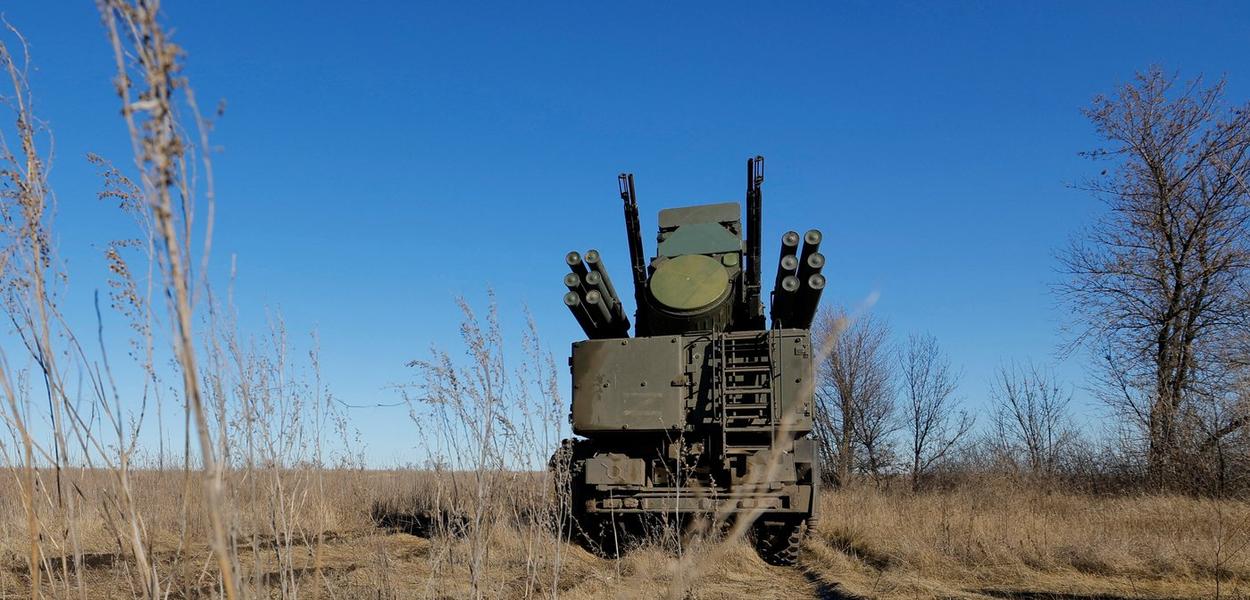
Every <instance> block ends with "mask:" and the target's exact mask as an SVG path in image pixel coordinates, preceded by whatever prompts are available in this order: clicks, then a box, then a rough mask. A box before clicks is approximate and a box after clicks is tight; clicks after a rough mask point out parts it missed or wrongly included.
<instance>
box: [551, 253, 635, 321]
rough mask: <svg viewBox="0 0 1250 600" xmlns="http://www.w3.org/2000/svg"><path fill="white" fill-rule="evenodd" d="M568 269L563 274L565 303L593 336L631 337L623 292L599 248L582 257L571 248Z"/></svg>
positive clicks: (566, 259) (567, 259)
mask: <svg viewBox="0 0 1250 600" xmlns="http://www.w3.org/2000/svg"><path fill="white" fill-rule="evenodd" d="M564 261H565V262H566V263H568V265H569V271H570V272H569V273H568V274H567V275H565V276H564V286H565V287H566V288H568V291H567V292H565V294H564V305H565V306H567V307H569V311H570V312H572V313H573V317H574V318H575V319H577V323H578V324H579V325H581V326H582V331H584V332H586V337H588V338H590V339H592V340H593V339H603V338H617V337H629V318H628V317H626V316H625V307H624V305H622V304H621V299H620V296H617V294H616V288H615V287H613V285H612V279H611V278H610V277H608V270H607V268H606V267H604V265H603V258H602V257H601V256H599V251H598V250H587V251H586V256H585V257H583V256H582V255H581V254H580V253H578V252H569V253H568V254H567V255H565V257H564Z"/></svg>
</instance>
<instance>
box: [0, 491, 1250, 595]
mask: <svg viewBox="0 0 1250 600" xmlns="http://www.w3.org/2000/svg"><path fill="white" fill-rule="evenodd" d="M106 475H107V474H104V473H78V474H77V476H76V478H75V479H76V481H77V482H78V483H76V484H75V485H74V490H75V492H74V493H75V494H78V495H79V499H80V500H82V501H83V502H82V503H83V505H84V506H88V505H97V506H105V505H107V503H108V502H109V499H108V493H107V490H108V489H109V484H108V482H107V481H106V480H101V481H100V482H99V483H100V485H99V486H98V487H95V488H91V487H90V486H89V484H90V483H91V482H92V478H93V477H101V478H103V477H106ZM133 476H134V480H135V481H134V489H135V490H136V491H137V493H138V494H139V496H140V497H139V498H138V501H139V503H140V504H141V505H144V506H147V507H148V511H147V515H148V517H147V520H146V521H144V522H143V526H144V527H145V528H146V530H147V535H148V537H149V539H151V540H152V544H151V547H150V548H149V551H150V553H151V556H152V558H153V562H154V564H155V568H156V569H157V570H158V571H159V572H160V573H161V576H162V577H163V578H167V586H168V597H171V598H179V597H186V598H190V597H214V596H218V595H219V594H220V590H219V589H218V588H217V585H218V583H217V582H218V581H219V580H218V577H217V573H216V566H215V562H214V561H213V560H211V557H210V551H209V548H208V546H207V544H205V543H203V542H187V543H183V542H180V540H182V539H187V540H203V539H205V538H206V537H207V535H208V531H207V528H208V527H209V524H208V522H207V519H205V518H204V515H203V511H201V510H200V507H198V506H197V504H196V503H197V500H196V498H197V497H198V496H199V495H198V494H194V493H193V494H190V495H188V494H184V493H183V489H184V484H185V482H184V481H183V477H182V474H181V473H180V472H176V471H169V472H163V473H157V472H135V473H134V474H133ZM248 477H250V478H255V479H260V480H264V479H266V478H269V479H271V481H270V482H269V483H270V484H271V483H273V481H272V480H274V479H277V480H281V486H282V487H283V488H284V489H287V490H290V491H291V492H292V493H290V494H287V495H285V496H284V497H285V498H286V499H287V500H288V501H287V502H283V503H275V502H273V497H272V496H270V495H268V494H267V493H266V494H263V495H262V496H258V497H256V498H249V497H248V496H247V494H245V493H242V492H238V493H236V494H235V497H234V498H232V501H231V504H230V507H231V509H230V511H228V513H229V514H230V515H231V517H232V520H234V522H235V523H236V525H235V527H234V528H233V529H234V530H233V531H232V532H231V544H232V546H233V547H234V548H235V549H236V550H235V551H236V554H237V567H238V569H239V572H240V573H241V575H242V577H241V580H242V581H243V584H244V588H245V589H244V591H245V592H246V593H247V594H248V595H249V596H251V597H274V598H279V597H297V596H298V597H311V598H318V597H325V598H363V597H368V598H463V597H473V596H475V595H480V596H481V597H487V598H531V597H560V598H659V597H668V598H744V597H750V598H760V599H763V598H934V599H937V598H1077V599H1094V598H1101V599H1113V598H1126V599H1127V598H1187V599H1188V598H1194V599H1197V598H1216V597H1222V598H1242V597H1247V591H1250V553H1247V552H1246V551H1245V546H1246V545H1247V542H1248V541H1250V537H1248V535H1250V530H1248V528H1247V525H1248V524H1250V505H1248V504H1247V503H1245V502H1240V501H1222V502H1215V501H1206V500H1196V499H1192V498H1183V497H1171V496H1140V497H1137V496H1131V497H1116V498H1095V497H1088V496H1080V495H1072V494H1066V493H1058V492H1044V491H1038V490H1037V489H1036V488H1034V487H1025V486H1021V485H1015V484H1013V483H1011V482H1009V481H1006V480H987V481H983V482H980V483H978V484H976V485H966V486H963V487H960V488H958V489H954V490H950V491H933V492H926V493H921V494H911V493H909V492H902V491H898V492H896V491H880V490H877V489H875V488H871V487H865V488H859V489H855V490H846V491H834V492H828V493H826V494H825V496H824V518H823V521H822V522H821V523H820V524H819V526H818V527H816V528H815V529H814V530H813V531H812V532H811V533H810V535H809V537H808V540H807V542H806V544H805V547H804V554H803V557H802V559H801V562H800V566H799V567H797V568H784V567H774V566H769V565H767V564H765V563H764V562H763V561H762V560H760V559H759V558H758V557H757V556H756V554H755V552H754V551H753V550H752V548H751V547H750V545H749V544H748V543H746V542H745V541H742V540H725V539H691V538H689V537H686V538H678V537H676V536H673V535H671V534H670V535H663V534H660V535H657V536H655V537H654V538H652V539H648V540H643V541H642V542H641V546H640V547H637V548H634V549H632V550H631V551H629V552H627V553H625V555H624V556H623V558H621V559H619V560H611V559H604V558H599V557H596V556H595V555H593V554H590V553H588V552H586V551H585V550H583V549H582V548H580V547H578V546H576V545H574V544H570V543H567V541H564V540H561V539H559V538H558V537H557V535H556V533H555V531H554V529H553V528H551V527H549V526H548V524H546V523H544V521H543V519H542V518H541V516H539V515H541V514H542V513H543V512H544V511H545V509H546V507H544V506H543V503H544V502H547V500H545V494H544V493H543V492H542V490H541V489H539V486H540V485H541V478H539V477H535V476H533V475H529V474H514V473H507V472H498V473H494V474H491V475H490V478H491V481H490V486H489V490H490V491H489V494H490V499H489V500H488V503H486V504H482V505H480V506H481V507H482V509H483V510H480V511H479V510H476V509H477V506H478V505H475V504H474V502H475V500H474V498H476V496H475V495H474V494H473V493H471V490H470V488H471V487H472V486H471V484H472V482H473V481H474V479H475V477H476V474H473V473H467V474H463V475H462V476H460V477H457V478H453V477H451V476H448V475H440V476H435V475H433V474H431V473H428V472H418V471H327V472H316V471H311V470H309V471H284V472H269V473H266V472H263V471H258V472H253V473H251V474H249V475H248ZM457 480H458V481H457ZM236 483H237V484H238V485H236V486H234V487H233V489H235V490H240V491H241V490H248V489H250V488H249V485H248V484H249V482H248V481H244V480H240V481H238V482H236ZM257 489H272V488H270V487H269V484H266V485H264V486H262V487H261V488H257ZM43 497H44V498H45V499H46V500H49V501H51V500H52V495H51V494H50V493H49V494H47V495H44V496H43ZM456 498H459V499H456ZM184 501H186V502H188V504H184ZM279 504H282V505H283V506H279ZM436 507H443V508H444V509H445V511H444V512H445V513H454V514H456V515H458V516H459V517H461V518H462V519H465V521H461V522H460V523H459V524H456V523H453V524H451V525H450V527H447V526H446V523H444V524H443V525H444V526H439V525H438V524H435V525H434V526H432V527H424V526H423V525H425V524H424V523H420V524H418V526H415V527H414V526H411V525H404V524H403V523H399V522H397V521H396V520H395V518H394V517H395V516H412V515H420V514H424V513H423V511H425V510H428V509H431V508H436ZM453 507H454V508H453ZM0 510H3V511H4V514H3V519H2V520H0V536H2V538H0V548H3V570H0V597H14V596H28V595H29V593H30V589H29V586H30V578H29V574H28V569H27V568H26V559H25V558H24V553H25V552H26V550H27V538H26V535H25V530H24V527H23V522H24V518H23V512H22V507H21V502H20V498H19V497H18V496H17V495H16V494H15V493H13V488H12V487H9V488H6V492H5V493H4V495H3V496H2V497H0ZM184 510H185V511H187V514H188V515H189V518H187V519H186V521H185V522H186V527H187V528H188V531H186V532H185V535H184V534H183V533H182V531H181V529H182V523H183V518H182V514H183V511H184ZM47 512H48V514H49V515H51V514H54V513H55V511H50V510H49V511H47ZM99 514H100V513H98V512H96V511H90V512H88V511H84V512H83V515H84V516H83V517H81V519H80V520H79V521H78V522H75V523H56V522H53V521H51V520H50V521H48V522H46V523H45V527H47V528H49V529H50V530H54V531H55V530H57V529H59V530H62V531H70V530H72V531H73V532H74V534H73V535H72V536H64V537H65V539H70V538H73V539H74V540H75V542H74V543H75V544H77V545H78V547H77V548H76V549H75V548H67V547H58V546H57V545H55V544H48V543H45V544H42V563H43V568H42V569H41V570H42V571H43V575H42V577H41V579H42V585H41V586H40V587H41V590H42V591H43V592H44V593H46V594H47V595H48V596H50V597H64V598H90V599H95V598H129V597H133V596H135V595H137V594H138V592H137V591H136V588H135V587H132V586H135V585H137V581H138V577H137V574H136V573H135V568H136V566H135V560H134V558H133V557H132V556H131V555H130V554H128V553H127V552H125V551H122V552H119V550H118V544H117V542H116V539H117V536H116V535H115V532H112V531H111V530H110V527H112V525H110V523H108V522H107V521H106V520H105V519H104V518H103V517H101V516H99ZM90 515H94V516H90ZM379 516H381V517H389V520H386V519H384V520H383V524H382V525H380V524H379V521H378V517H379ZM474 518H477V519H480V521H478V523H480V528H479V527H474V526H472V519H474ZM462 526H463V527H462ZM466 529H469V530H473V531H471V532H467V533H466V531H465V530H466ZM478 536H480V537H478ZM45 541H50V537H49V538H48V539H45Z"/></svg>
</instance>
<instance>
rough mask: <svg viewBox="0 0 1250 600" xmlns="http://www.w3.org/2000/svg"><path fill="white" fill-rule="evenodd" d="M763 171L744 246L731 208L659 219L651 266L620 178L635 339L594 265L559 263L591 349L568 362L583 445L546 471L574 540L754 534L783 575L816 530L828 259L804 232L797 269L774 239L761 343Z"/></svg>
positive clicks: (696, 209) (575, 259) (790, 244)
mask: <svg viewBox="0 0 1250 600" xmlns="http://www.w3.org/2000/svg"><path fill="white" fill-rule="evenodd" d="M762 165H763V159H762V158H759V157H756V158H754V159H751V160H750V161H748V166H747V198H746V204H747V211H746V212H747V218H746V224H747V227H746V239H745V240H744V239H743V235H742V233H743V227H742V218H741V213H740V211H741V209H740V207H739V205H738V204H737V203H721V204H710V205H699V206H691V207H682V208H676V209H667V210H665V211H662V212H661V213H660V219H659V221H660V223H659V224H660V227H659V234H658V236H657V250H656V253H655V255H654V256H653V257H652V258H651V259H650V260H649V261H644V259H643V250H642V240H641V237H640V233H639V226H638V215H637V201H636V199H635V197H634V194H635V192H634V183H633V176H632V175H622V176H621V178H620V180H621V186H620V188H621V197H622V199H623V200H624V203H625V221H626V228H627V234H628V236H629V246H630V259H631V271H632V275H633V278H632V279H633V283H634V291H635V304H636V306H637V311H636V312H635V314H634V333H635V335H634V336H632V337H631V336H630V335H629V329H630V323H629V320H628V319H627V318H626V317H625V311H624V308H623V305H622V303H621V300H620V297H619V296H617V295H616V291H615V288H614V287H613V286H612V284H611V279H610V278H608V276H607V271H606V268H605V267H604V265H603V261H602V257H601V256H600V255H599V253H598V252H597V251H594V250H591V251H588V252H587V253H586V260H585V261H584V262H583V260H582V257H581V255H579V254H578V253H576V252H571V253H569V255H568V256H567V257H566V262H568V264H569V267H570V270H571V275H572V276H571V277H566V279H565V284H566V287H567V289H568V291H567V293H566V295H565V304H566V305H567V306H569V308H570V310H571V311H572V312H573V314H574V316H575V317H576V318H577V320H578V322H579V323H580V324H581V325H582V327H583V329H584V331H585V332H586V335H587V338H588V339H586V340H584V341H578V342H574V343H573V347H572V353H571V357H570V359H569V365H570V370H571V374H572V383H573V385H572V388H573V393H572V410H571V413H570V421H571V424H572V429H573V433H574V434H576V435H577V436H579V437H578V438H575V439H570V440H565V441H564V442H563V444H562V447H561V448H560V449H559V450H558V451H557V452H556V455H555V457H553V465H556V466H559V467H560V468H561V469H562V470H564V469H567V471H564V472H566V473H567V475H568V476H567V477H566V478H564V481H565V482H566V485H565V490H566V492H567V493H568V494H569V496H570V498H569V500H570V502H571V504H570V506H571V507H572V513H573V516H574V521H575V524H576V526H577V527H578V529H579V533H580V535H581V536H582V537H583V539H585V540H586V541H587V542H589V543H590V544H592V545H597V546H598V547H599V548H601V549H602V548H603V547H604V546H606V545H608V540H605V539H604V537H605V535H606V534H605V533H604V532H605V527H604V526H605V524H609V523H610V524H612V527H615V524H616V523H621V522H627V521H628V520H629V519H630V518H638V517H646V516H657V517H661V518H664V519H670V518H671V519H673V520H675V521H678V522H680V521H681V520H682V519H683V518H684V517H687V516H690V515H695V514H698V515H708V516H711V517H713V518H714V519H715V520H717V521H721V522H727V521H731V520H734V519H741V518H750V519H752V520H753V521H754V530H755V536H754V537H755V539H756V542H757V546H758V547H759V549H760V551H761V554H762V555H763V556H764V557H765V558H766V559H767V560H769V561H770V562H774V563H777V564H788V563H791V562H793V561H794V560H795V559H796V558H797V552H798V543H799V540H800V539H801V535H802V531H803V529H804V527H805V526H806V525H809V524H810V523H811V521H812V520H813V519H815V518H816V517H817V514H816V509H817V507H818V506H819V502H818V501H817V494H818V487H817V485H816V482H817V476H816V474H817V473H818V472H819V468H818V465H817V454H816V452H815V445H814V442H813V440H811V439H810V433H811V431H812V416H813V409H814V406H813V389H814V385H813V384H814V382H813V354H814V352H813V348H812V342H811V336H810V332H809V330H808V328H809V326H810V323H811V320H812V317H813V315H814V314H815V310H816V305H817V303H818V301H819V297H820V293H821V291H822V290H823V288H824V280H823V276H822V275H821V274H820V272H819V271H820V270H821V268H822V267H823V265H824V258H823V256H822V255H820V254H819V253H818V252H817V248H818V245H819V243H820V233H819V232H817V231H815V230H812V231H809V232H808V234H807V235H806V236H805V238H804V242H805V243H804V247H803V250H802V254H801V255H800V254H799V250H798V239H799V236H798V234H796V233H794V232H788V233H787V234H786V235H785V236H783V238H782V253H781V254H782V256H781V258H780V260H779V263H778V264H779V266H778V274H777V277H776V281H777V285H776V288H775V290H774V291H773V301H772V311H771V321H772V323H771V327H766V326H765V325H766V323H765V318H764V310H763V304H762V302H761V301H760V291H759V290H760V285H759V282H760V256H759V247H760V240H759V229H760V223H759V218H760V202H761V187H760V184H761V183H762V182H763V170H762ZM813 256H815V257H816V258H815V259H812V258H811V257H813ZM605 282H606V285H605ZM615 533H616V531H615V529H613V534H615ZM612 538H613V539H615V538H616V536H615V535H613V536H612Z"/></svg>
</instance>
